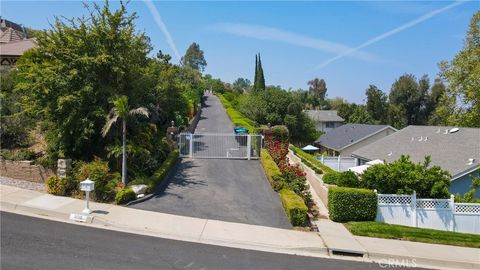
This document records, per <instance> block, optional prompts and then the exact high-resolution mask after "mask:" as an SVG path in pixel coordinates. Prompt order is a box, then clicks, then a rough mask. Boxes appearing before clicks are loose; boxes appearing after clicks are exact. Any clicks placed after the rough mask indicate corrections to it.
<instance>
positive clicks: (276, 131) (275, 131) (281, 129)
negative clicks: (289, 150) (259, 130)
mask: <svg viewBox="0 0 480 270" xmlns="http://www.w3.org/2000/svg"><path fill="white" fill-rule="evenodd" d="M288 135H289V132H288V128H287V127H286V126H282V125H278V126H273V127H272V136H273V138H274V139H275V140H277V141H280V142H287V141H288Z"/></svg>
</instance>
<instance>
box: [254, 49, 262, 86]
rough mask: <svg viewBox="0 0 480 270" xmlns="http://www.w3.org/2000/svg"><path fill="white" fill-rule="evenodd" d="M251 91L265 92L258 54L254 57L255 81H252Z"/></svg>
mask: <svg viewBox="0 0 480 270" xmlns="http://www.w3.org/2000/svg"><path fill="white" fill-rule="evenodd" d="M253 90H254V91H257V92H260V91H264V90H265V76H264V75H263V67H262V60H261V59H260V54H258V55H255V79H254V81H253Z"/></svg>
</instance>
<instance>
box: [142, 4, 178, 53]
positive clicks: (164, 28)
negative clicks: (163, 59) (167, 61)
mask: <svg viewBox="0 0 480 270" xmlns="http://www.w3.org/2000/svg"><path fill="white" fill-rule="evenodd" d="M143 2H144V3H145V5H147V7H148V9H149V10H150V13H151V14H152V16H153V19H154V20H155V22H156V23H157V25H158V27H159V28H160V30H161V31H162V32H163V35H165V39H166V40H167V43H168V45H169V46H170V48H172V50H173V54H174V55H175V57H176V58H177V60H180V58H181V57H180V54H179V53H178V50H177V46H175V42H173V38H172V36H171V35H170V32H169V31H168V29H167V26H166V25H165V23H164V22H163V20H162V17H161V16H160V13H158V10H157V8H156V7H155V5H154V4H153V3H152V1H151V0H143Z"/></svg>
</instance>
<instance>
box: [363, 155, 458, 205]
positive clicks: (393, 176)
mask: <svg viewBox="0 0 480 270" xmlns="http://www.w3.org/2000/svg"><path fill="white" fill-rule="evenodd" d="M361 178H362V180H361V181H360V183H361V185H362V186H363V187H365V188H369V189H376V190H377V191H378V192H379V193H385V194H412V193H413V191H416V192H417V196H418V197H420V198H448V197H449V196H450V192H449V191H448V188H449V186H450V178H451V177H450V174H449V173H448V172H447V171H444V170H442V169H441V168H440V167H438V166H431V159H430V157H428V156H427V157H425V160H424V162H423V163H414V162H412V161H411V160H410V157H409V156H403V155H402V156H401V157H400V158H399V159H398V160H396V161H394V162H391V163H387V164H377V165H373V166H371V167H369V168H368V169H367V170H366V171H365V172H364V173H363V174H362V176H361Z"/></svg>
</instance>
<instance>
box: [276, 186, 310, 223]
mask: <svg viewBox="0 0 480 270" xmlns="http://www.w3.org/2000/svg"><path fill="white" fill-rule="evenodd" d="M279 194H280V200H281V201H282V205H283V208H284V209H285V213H286V214H287V217H288V219H289V220H290V222H291V223H292V225H293V226H305V225H306V224H307V223H308V215H307V211H308V208H307V206H306V205H305V203H304V202H303V199H302V198H301V197H300V196H298V195H297V194H295V192H293V191H291V190H288V189H282V190H281V191H280V193H279Z"/></svg>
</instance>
